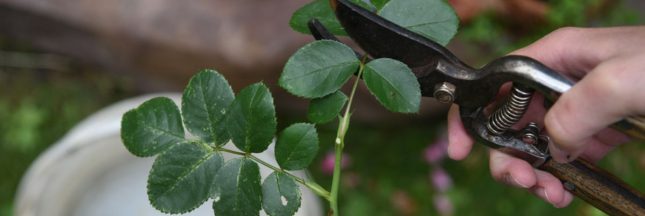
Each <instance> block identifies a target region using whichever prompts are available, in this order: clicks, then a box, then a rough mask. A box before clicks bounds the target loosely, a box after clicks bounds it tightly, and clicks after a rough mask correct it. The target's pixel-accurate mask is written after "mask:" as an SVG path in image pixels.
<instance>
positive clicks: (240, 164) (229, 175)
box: [211, 158, 262, 216]
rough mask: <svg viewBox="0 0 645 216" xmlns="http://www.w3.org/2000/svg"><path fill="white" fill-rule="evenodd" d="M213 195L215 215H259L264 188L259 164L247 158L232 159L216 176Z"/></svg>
mask: <svg viewBox="0 0 645 216" xmlns="http://www.w3.org/2000/svg"><path fill="white" fill-rule="evenodd" d="M215 182H216V183H217V184H216V185H215V187H213V188H214V190H213V192H212V193H211V194H212V197H213V209H214V210H215V215H221V216H227V215H233V216H246V215H259V214H260V209H261V208H262V188H261V185H260V168H259V167H258V164H256V163H255V162H253V161H251V160H250V159H246V158H236V159H232V160H230V161H228V162H226V164H225V165H224V167H222V168H221V169H220V170H219V171H218V172H217V175H216V176H215Z"/></svg>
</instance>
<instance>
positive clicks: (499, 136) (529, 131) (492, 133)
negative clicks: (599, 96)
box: [309, 0, 645, 215]
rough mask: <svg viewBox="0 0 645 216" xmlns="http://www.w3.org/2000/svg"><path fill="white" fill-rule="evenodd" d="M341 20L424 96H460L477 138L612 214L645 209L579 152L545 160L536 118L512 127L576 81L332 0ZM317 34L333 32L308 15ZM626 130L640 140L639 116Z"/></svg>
mask: <svg viewBox="0 0 645 216" xmlns="http://www.w3.org/2000/svg"><path fill="white" fill-rule="evenodd" d="M330 4H331V7H332V9H333V10H334V12H335V14H336V17H337V18H338V20H339V21H340V23H341V25H342V26H343V28H344V29H345V31H346V32H347V34H348V35H349V37H351V39H353V40H354V41H355V42H356V43H357V44H358V45H359V46H360V47H361V48H362V49H363V50H364V51H365V52H367V54H368V55H369V56H371V57H373V58H391V59H396V60H398V61H401V62H403V63H405V64H407V65H408V66H409V67H410V68H411V69H412V71H413V72H414V74H415V75H416V77H417V80H418V81H419V83H420V86H421V93H422V95H423V96H427V97H434V98H435V99H437V100H438V101H439V102H442V103H454V104H458V105H459V108H460V116H461V120H462V122H463V124H464V127H465V128H466V130H467V131H468V132H469V133H470V135H471V136H472V137H474V138H475V139H476V140H477V142H478V143H482V144H485V145H486V146H488V147H490V148H493V149H497V150H500V151H503V152H505V153H507V154H510V155H513V156H515V157H518V158H521V159H523V160H525V161H527V162H529V163H530V164H532V165H533V166H534V167H536V168H538V169H542V170H545V171H547V172H550V173H551V174H553V175H554V176H556V177H557V178H559V179H560V180H561V181H562V182H563V185H564V187H565V189H566V190H568V191H570V192H572V193H573V194H575V195H576V196H578V197H579V198H581V199H583V200H585V201H587V202H588V203H590V204H592V205H594V206H595V207H597V208H598V209H600V210H602V211H604V212H606V213H608V214H611V215H645V199H644V196H643V195H642V194H640V193H639V192H638V191H636V190H634V189H632V188H631V187H630V186H629V185H627V184H625V183H623V182H622V181H621V180H620V179H618V178H616V177H615V176H613V175H611V174H610V173H608V172H606V171H604V170H601V169H600V168H598V167H596V166H594V165H593V164H591V163H588V162H586V161H584V160H582V159H577V160H574V161H572V162H570V163H567V164H560V163H557V162H555V161H554V160H551V157H550V154H549V152H548V148H547V146H548V142H549V137H548V135H545V134H543V133H541V132H540V128H539V126H538V125H537V124H536V123H529V124H527V125H526V126H525V127H524V128H523V129H521V130H513V129H511V126H513V125H514V124H515V123H517V122H518V121H519V120H520V118H521V117H522V116H523V115H524V113H525V112H526V109H527V108H528V106H529V104H530V102H531V98H532V95H533V94H534V92H536V91H537V92H539V93H541V94H542V95H544V97H545V104H546V105H547V106H548V104H552V103H553V102H554V101H555V100H557V98H558V96H559V95H561V94H562V93H564V92H566V91H567V90H568V89H570V88H571V87H572V86H573V85H574V84H575V83H574V82H572V81H570V80H569V79H567V78H566V77H564V76H563V75H561V74H559V73H557V72H555V71H554V70H552V69H550V68H549V67H547V66H545V65H543V64H542V63H540V62H538V61H536V60H534V59H532V58H529V57H525V56H504V57H501V58H498V59H496V60H493V61H491V62H490V63H489V64H487V65H486V66H484V67H482V68H479V69H476V68H473V67H471V66H469V65H467V64H465V63H464V62H462V61H461V60H459V58H457V57H456V56H455V55H454V54H453V53H451V52H450V51H449V50H448V49H446V48H445V47H443V46H441V45H440V44H438V43H436V42H434V41H432V40H430V39H428V38H426V37H424V36H422V35H419V34H417V33H415V32H412V31H410V30H407V29H405V28H404V27H401V26H399V25H397V24H394V23H392V22H390V21H388V20H386V19H384V18H382V17H380V16H378V15H377V14H375V13H373V12H372V11H369V10H367V9H364V8H363V7H361V6H358V5H356V4H354V3H352V2H350V1H348V0H330ZM309 28H310V30H311V32H312V33H313V35H314V37H316V39H332V40H335V37H334V36H333V35H331V34H330V33H329V32H328V31H327V30H326V29H325V28H324V26H322V24H320V23H319V22H317V21H316V20H312V21H311V22H310V23H309ZM508 82H511V83H513V87H512V88H511V91H510V93H509V96H508V99H507V100H506V102H505V103H503V105H501V106H499V108H497V110H496V111H494V112H492V114H487V113H486V112H484V108H485V107H487V106H488V105H489V104H491V103H492V102H493V101H494V100H495V97H496V95H497V93H498V91H499V90H500V88H501V86H502V85H503V84H505V83H508ZM613 127H614V128H616V129H618V130H620V131H622V132H624V133H625V134H627V135H629V136H631V137H633V138H636V139H642V140H645V117H631V118H626V119H624V120H622V121H620V122H618V123H616V124H614V125H613Z"/></svg>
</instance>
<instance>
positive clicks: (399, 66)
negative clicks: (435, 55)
mask: <svg viewBox="0 0 645 216" xmlns="http://www.w3.org/2000/svg"><path fill="white" fill-rule="evenodd" d="M363 80H364V81H365V84H366V85H367V88H368V89H369V90H370V92H371V93H372V94H373V95H374V96H376V98H377V99H378V101H379V102H380V103H381V104H382V105H383V106H385V108H387V109H388V110H390V111H393V112H401V113H413V112H417V111H419V103H420V102H421V89H420V87H419V83H418V81H417V78H416V77H415V76H414V74H413V73H412V71H411V70H410V68H408V66H407V65H405V64H404V63H402V62H399V61H397V60H394V59H388V58H381V59H376V60H373V61H371V62H369V63H367V64H366V65H365V70H364V74H363Z"/></svg>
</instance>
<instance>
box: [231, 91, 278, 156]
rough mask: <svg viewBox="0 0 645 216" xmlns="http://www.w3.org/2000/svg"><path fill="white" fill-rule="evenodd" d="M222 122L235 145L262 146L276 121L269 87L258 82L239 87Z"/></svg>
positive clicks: (249, 148)
mask: <svg viewBox="0 0 645 216" xmlns="http://www.w3.org/2000/svg"><path fill="white" fill-rule="evenodd" d="M226 122H227V126H228V132H229V134H230V135H231V139H232V140H233V143H234V144H235V146H237V148H239V149H240V150H242V151H244V152H254V153H259V152H263V151H264V150H266V149H267V147H269V144H271V141H272V140H273V137H274V136H275V132H276V125H277V123H276V117H275V107H274V106H273V97H272V96H271V92H269V89H268V88H267V87H266V86H265V85H264V84H263V83H261V82H260V83H255V84H253V85H250V86H247V87H246V88H244V89H242V90H241V91H240V92H239V93H238V95H237V97H236V98H235V100H234V101H233V102H232V103H231V105H230V106H229V108H228V116H227V120H226Z"/></svg>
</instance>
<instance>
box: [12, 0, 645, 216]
mask: <svg viewBox="0 0 645 216" xmlns="http://www.w3.org/2000/svg"><path fill="white" fill-rule="evenodd" d="M449 2H450V3H451V4H452V5H453V7H454V8H455V10H456V12H457V14H458V16H459V17H460V19H461V26H460V30H459V32H458V33H457V36H456V37H455V39H453V41H452V42H451V43H450V45H449V46H448V47H449V49H450V50H452V51H453V52H455V54H456V55H457V56H459V57H460V58H462V59H463V60H464V61H465V62H467V63H469V64H471V65H474V66H481V65H483V64H485V63H486V62H488V61H490V60H491V59H493V58H496V57H499V56H502V55H504V54H506V53H508V52H510V51H512V50H514V49H517V48H520V47H522V46H525V45H527V44H529V43H531V42H532V41H534V40H537V39H539V38H540V37H542V36H544V35H545V34H547V33H549V32H550V31H553V30H555V29H557V28H559V27H562V26H586V27H602V26H619V25H638V24H643V23H644V21H645V17H644V16H645V15H643V11H645V2H644V1H639V0H578V1H572V0H571V1H570V0H560V1H555V0H483V1H468V0H450V1H449ZM305 3H307V1H304V0H299V1H254V0H237V1H225V0H208V1H206V0H201V1H198V0H192V1H173V0H138V1H134V0H115V1H80V0H49V1H46V0H0V215H12V209H13V204H14V195H15V193H16V188H17V186H18V184H19V182H20V180H21V177H22V176H23V174H24V173H25V171H26V170H27V168H28V167H29V165H30V164H31V162H32V161H34V160H35V159H36V158H37V157H38V155H39V154H40V153H42V152H43V151H44V150H46V149H47V148H48V147H49V146H50V145H51V144H52V143H54V142H55V141H56V140H58V139H60V138H61V137H62V136H63V135H64V134H65V133H66V132H67V131H68V130H69V129H70V128H71V127H73V126H74V125H75V124H77V123H78V122H79V121H80V120H82V119H84V118H85V117H87V116H88V115H90V114H92V113H93V112H95V111H97V110H99V109H101V108H103V107H105V106H107V105H109V104H112V103H114V102H116V101H119V100H122V99H125V98H130V97H133V96H136V95H141V94H146V93H153V92H169V91H181V89H182V87H183V86H185V85H186V83H187V81H188V79H189V78H190V76H191V75H192V74H194V73H195V72H197V71H198V70H199V69H202V68H215V69H217V70H218V71H220V72H221V73H223V74H224V75H225V76H226V77H227V79H228V80H229V82H230V83H231V85H232V86H233V88H234V89H235V90H236V91H237V90H239V89H241V88H242V87H244V86H246V85H248V84H251V83H254V82H257V81H260V80H263V81H264V82H265V83H266V84H268V85H269V86H271V87H272V92H273V94H274V98H275V99H276V105H277V111H278V115H279V117H278V119H279V126H280V127H284V126H287V125H289V124H290V123H293V122H297V121H304V120H305V119H306V113H305V112H306V106H307V102H306V101H304V100H301V99H299V98H296V97H294V96H290V95H289V94H287V93H286V92H285V91H284V90H282V89H280V88H278V87H277V84H276V80H277V78H278V76H279V73H280V71H281V68H282V66H283V64H284V63H285V61H286V59H287V58H288V57H289V56H290V55H291V54H292V53H293V52H294V51H295V50H296V49H297V48H298V47H300V46H301V45H303V44H305V43H307V42H308V41H311V40H312V38H311V37H310V36H307V35H302V34H299V33H296V32H294V31H292V30H291V29H290V28H289V26H288V20H289V18H290V15H291V13H292V12H293V11H295V10H296V9H297V8H299V7H300V6H302V5H304V4H305ZM599 52H602V50H599ZM357 98H358V101H357V102H356V103H357V106H356V108H355V115H354V117H355V118H354V120H353V122H352V127H351V129H350V132H349V134H348V137H347V142H346V143H347V145H346V154H347V156H346V158H347V161H346V162H345V174H344V177H343V187H344V188H343V189H342V193H341V200H342V201H341V209H342V212H343V215H517V214H521V215H547V214H551V215H603V214H602V213H601V212H599V211H598V210H595V209H594V208H593V207H591V206H589V205H587V204H585V203H583V202H581V201H580V200H576V201H574V203H573V204H572V205H571V206H570V207H567V208H565V209H555V208H553V207H552V206H550V205H548V204H545V203H543V202H542V201H539V200H538V199H536V198H534V197H532V196H531V195H530V194H529V193H528V192H525V191H521V190H517V189H512V188H508V187H506V186H503V185H501V184H499V183H496V182H494V181H493V180H492V178H491V177H490V174H489V173H488V162H487V155H486V151H485V148H484V147H480V146H477V147H475V149H474V152H473V154H472V155H471V156H470V157H469V158H467V159H466V160H465V161H460V162H455V161H451V160H449V159H446V158H445V145H446V140H445V131H444V125H445V120H444V118H445V113H446V108H447V107H445V106H441V105H439V104H436V103H434V102H433V101H432V99H424V105H423V110H422V111H421V113H420V114H418V115H398V114H389V113H387V112H386V111H385V110H384V109H383V108H381V106H379V105H377V102H376V101H374V100H373V99H372V97H371V96H370V95H369V93H367V91H365V90H363V91H359V93H358V96H357ZM335 127H336V123H335V122H332V123H329V124H326V125H320V126H319V131H320V135H321V145H322V146H321V151H320V154H319V157H318V158H317V159H316V162H315V164H314V165H312V167H311V168H310V171H311V173H312V176H313V177H314V178H315V179H316V180H317V181H319V183H320V184H321V185H329V184H330V182H331V174H330V168H331V167H332V166H333V160H330V158H331V157H332V156H330V154H329V153H331V152H332V150H333V149H332V147H333V146H332V143H333V142H332V139H333V138H334V136H335V131H334V130H335ZM601 165H602V166H603V167H604V168H606V169H608V170H611V171H612V172H613V173H614V174H615V175H617V176H619V177H620V178H622V179H624V180H625V181H626V182H628V183H629V184H631V185H632V186H634V187H636V188H637V189H638V190H639V191H645V181H643V179H645V172H644V171H645V145H643V143H641V144H630V145H625V146H622V147H620V148H618V149H617V150H616V151H614V152H613V153H611V154H610V155H609V156H608V157H607V158H606V159H604V160H603V161H601Z"/></svg>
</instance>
